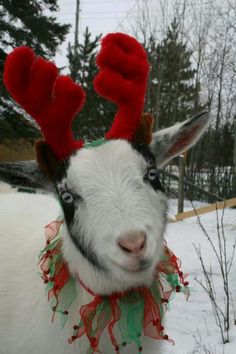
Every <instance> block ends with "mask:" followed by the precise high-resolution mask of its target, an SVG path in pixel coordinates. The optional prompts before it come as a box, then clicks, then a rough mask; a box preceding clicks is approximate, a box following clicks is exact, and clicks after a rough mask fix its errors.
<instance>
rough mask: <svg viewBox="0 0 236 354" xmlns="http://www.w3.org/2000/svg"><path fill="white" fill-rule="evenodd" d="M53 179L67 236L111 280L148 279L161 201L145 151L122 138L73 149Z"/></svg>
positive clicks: (157, 251) (157, 247)
mask: <svg viewBox="0 0 236 354" xmlns="http://www.w3.org/2000/svg"><path fill="white" fill-rule="evenodd" d="M59 172H60V174H59V175H61V176H62V177H61V178H60V180H59V181H57V182H56V185H57V190H58V193H59V195H60V199H61V204H62V208H63V211H64V215H65V221H66V225H67V230H68V235H67V236H68V237H69V238H70V239H71V240H72V242H73V246H75V248H76V249H77V251H78V262H76V260H75V253H74V252H73V254H74V255H73V260H72V259H71V263H73V264H74V266H75V264H77V265H78V267H79V266H80V262H79V259H80V258H81V256H82V257H83V258H84V259H85V260H86V261H87V262H88V263H89V264H90V265H91V266H92V267H94V268H95V269H97V270H99V271H101V272H104V273H106V275H107V277H110V278H112V279H113V281H118V282H120V281H122V282H123V283H127V284H128V285H129V286H132V285H133V284H137V283H139V284H140V283H142V282H145V281H148V280H149V279H151V275H152V272H153V269H154V267H155V265H156V264H157V262H158V261H159V259H160V255H161V251H162V239H163V232H164V229H165V223H166V221H165V220H166V217H165V215H166V207H167V200H166V197H165V195H164V193H163V191H162V187H161V185H160V183H159V180H158V175H157V173H156V172H157V171H156V166H155V160H154V158H153V156H152V154H151V153H149V152H148V151H147V150H146V151H145V152H142V153H140V152H138V151H136V150H135V149H134V148H133V147H132V146H131V145H130V144H129V143H127V142H126V141H124V140H117V141H110V142H106V143H104V144H103V145H101V146H98V147H93V148H88V149H86V148H84V149H81V150H79V151H78V152H76V154H74V155H73V156H72V157H71V158H70V160H69V163H68V165H67V167H65V165H63V171H59Z"/></svg>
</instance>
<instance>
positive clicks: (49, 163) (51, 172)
mask: <svg viewBox="0 0 236 354" xmlns="http://www.w3.org/2000/svg"><path fill="white" fill-rule="evenodd" d="M35 153H36V160H37V162H38V164H39V167H40V169H41V171H42V172H43V174H44V175H45V176H46V177H47V178H48V180H49V181H51V182H53V181H54V180H55V176H56V173H57V170H58V168H59V162H58V160H57V158H56V156H55V155H54V153H53V151H52V149H51V148H50V146H49V145H48V144H47V143H46V142H45V141H37V142H36V143H35Z"/></svg>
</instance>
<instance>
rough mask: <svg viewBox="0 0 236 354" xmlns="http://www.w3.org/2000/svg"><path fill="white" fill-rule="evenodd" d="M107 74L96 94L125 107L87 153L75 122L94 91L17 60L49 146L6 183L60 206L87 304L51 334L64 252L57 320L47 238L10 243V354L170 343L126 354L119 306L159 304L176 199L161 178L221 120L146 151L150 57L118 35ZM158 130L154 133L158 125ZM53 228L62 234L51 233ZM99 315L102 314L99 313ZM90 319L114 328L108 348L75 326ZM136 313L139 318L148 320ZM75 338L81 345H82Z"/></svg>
mask: <svg viewBox="0 0 236 354" xmlns="http://www.w3.org/2000/svg"><path fill="white" fill-rule="evenodd" d="M97 64H98V66H99V68H100V72H99V74H98V75H97V77H96V79H95V82H94V85H95V89H96V90H97V92H98V93H99V94H101V95H103V96H104V97H106V98H108V99H110V100H112V101H113V102H115V103H116V104H117V105H118V113H117V115H116V117H115V121H114V123H113V125H112V128H111V129H110V130H109V132H108V133H107V134H106V136H105V139H103V140H101V141H97V142H95V143H91V144H85V143H84V142H83V141H75V140H74V139H73V136H72V132H71V130H70V125H71V121H72V119H73V117H74V115H75V113H76V112H78V111H79V110H80V109H81V107H82V105H83V102H84V99H85V95H84V93H83V90H82V88H81V87H80V86H79V85H76V84H74V83H73V82H72V80H70V79H69V78H68V77H62V76H58V72H57V69H56V67H55V65H54V64H53V63H50V62H46V61H45V60H43V59H41V58H37V57H35V55H34V53H33V51H32V50H30V49H29V48H26V47H22V48H17V49H16V50H14V51H13V53H11V54H10V55H9V56H8V58H7V60H6V64H5V71H4V82H5V85H6V87H7V88H8V90H9V92H10V93H11V95H12V96H13V98H14V99H15V100H16V101H17V102H18V103H19V104H20V105H22V107H23V108H24V109H25V110H26V111H27V112H28V113H29V114H30V115H31V116H32V117H34V119H35V120H36V121H37V123H38V124H39V126H40V127H41V130H42V132H43V134H44V137H45V140H46V141H44V142H39V143H37V144H36V157H37V159H36V160H37V161H24V162H15V163H13V162H12V163H7V162H1V163H0V178H1V180H3V181H5V182H8V183H10V184H14V185H21V186H22V185H25V186H29V187H34V188H38V189H41V190H44V191H47V192H48V193H49V192H52V193H54V195H55V196H56V198H58V199H59V201H60V204H61V208H62V213H63V218H64V224H63V232H62V235H61V237H62V241H61V239H59V240H57V242H58V243H57V244H56V245H60V247H62V259H63V262H64V263H63V267H64V266H65V267H66V268H65V269H67V271H68V273H67V271H66V270H65V269H64V268H60V270H61V269H64V270H65V276H68V274H69V275H70V276H72V277H73V279H74V289H75V291H76V292H77V294H78V295H77V296H76V298H75V299H74V301H71V304H70V306H69V312H68V311H64V312H63V313H61V316H62V320H63V321H64V322H63V323H64V329H63V331H61V329H60V323H58V322H59V321H57V320H55V321H54V322H55V323H54V324H51V315H52V310H53V316H54V315H55V317H57V315H58V313H57V310H58V308H57V306H59V304H58V296H59V295H58V293H57V289H58V287H57V288H56V287H55V279H54V280H53V279H51V278H50V276H51V273H50V272H51V269H49V264H50V259H53V257H54V256H55V254H54V255H53V253H52V248H50V247H51V245H52V244H53V242H55V240H52V239H50V237H49V239H48V242H47V246H46V248H45V249H44V251H43V252H42V253H41V258H40V262H41V263H40V264H41V268H42V269H43V275H42V278H43V280H44V282H45V283H48V282H49V284H51V286H52V288H51V289H50V291H53V295H54V300H55V301H56V302H54V306H53V307H52V309H50V306H48V305H47V298H46V297H45V289H44V287H45V285H44V284H43V282H42V281H41V280H40V277H39V275H38V274H37V270H36V269H37V268H36V267H37V266H38V265H37V259H35V258H34V257H36V254H37V252H39V251H40V250H41V249H43V247H44V246H43V237H42V234H41V232H40V230H39V232H37V236H36V235H35V238H34V239H32V238H31V235H30V234H19V235H17V237H14V238H9V235H8V234H5V233H2V234H0V236H1V244H2V245H4V247H1V249H0V260H1V267H0V284H1V285H0V286H1V301H0V348H1V349H0V351H1V354H18V353H22V354H46V353H50V354H66V353H68V354H73V353H80V354H85V353H95V352H100V353H102V354H111V353H114V352H116V353H122V354H125V353H130V354H136V353H138V352H139V353H141V351H143V352H144V353H145V354H154V353H156V354H158V353H160V341H159V340H156V338H157V337H158V336H159V337H160V338H162V339H168V336H167V335H165V334H164V332H165V331H164V328H163V326H161V324H160V321H159V320H158V321H156V323H154V322H155V321H153V327H155V326H156V328H157V331H156V332H155V333H154V331H153V332H152V333H153V334H152V333H151V334H150V335H149V336H145V333H144V332H142V333H136V334H135V335H137V337H141V338H138V339H137V340H136V339H135V338H134V340H133V342H132V341H130V342H127V343H125V342H124V336H123V337H122V338H121V341H119V340H118V339H117V338H120V336H121V335H120V334H119V333H120V332H119V333H118V328H117V327H118V326H116V325H115V324H116V323H115V322H117V318H118V317H119V316H120V312H119V311H120V309H119V308H118V307H117V302H118V300H119V299H120V297H119V296H121V295H119V294H126V293H128V294H131V296H132V292H133V289H141V290H140V292H142V293H144V292H145V293H146V294H149V295H147V296H151V295H150V291H149V290H148V289H150V287H151V285H152V283H153V281H154V274H155V271H156V269H157V265H158V264H160V262H161V259H162V257H163V252H164V251H163V250H164V247H165V246H164V241H163V235H164V231H165V227H166V210H167V197H166V196H165V193H164V189H163V187H162V185H161V183H160V181H159V178H158V168H160V167H161V166H164V164H166V163H167V162H168V161H169V160H170V159H172V158H173V157H175V156H177V155H179V154H180V153H181V152H183V151H184V150H186V149H187V148H189V147H190V146H192V145H193V144H194V143H195V142H196V141H197V140H198V139H199V137H200V136H201V134H202V133H203V132H204V130H205V129H206V127H207V124H208V122H209V115H208V113H207V112H201V113H199V114H197V115H195V116H193V117H192V118H190V119H189V120H186V121H184V122H181V123H178V124H176V125H174V126H173V127H170V128H166V129H163V130H160V131H157V132H155V133H153V134H152V135H150V134H147V136H148V137H146V138H145V139H144V138H143V139H144V140H143V141H142V140H141V141H140V140H138V139H137V134H136V133H137V131H139V130H140V129H141V128H140V126H141V123H140V119H141V116H142V110H143V105H144V95H145V90H146V82H147V75H148V63H147V57H146V53H145V51H144V49H143V48H142V46H141V45H140V44H139V43H138V42H137V41H136V40H135V39H134V38H132V37H129V36H127V35H124V34H120V33H116V34H109V35H107V36H106V37H105V38H104V39H103V41H102V47H101V51H100V53H99V55H98V57H97ZM144 116H145V115H144ZM146 118H147V116H146ZM147 122H148V123H147V124H148V125H149V128H148V131H149V133H150V129H151V121H150V119H149V120H148V119H147ZM143 129H144V128H143ZM29 207H30V206H29ZM22 222H24V220H22ZM61 223H62V221H60V220H58V221H55V223H54V224H53V227H55V226H56V228H57V230H56V231H55V235H56V237H57V232H59V233H61V231H59V226H60V225H61ZM57 225H59V226H58V227H57ZM50 227H52V224H51V225H49V226H48V231H50ZM46 231H47V229H46ZM55 235H54V236H55ZM54 244H55V243H54ZM55 247H57V246H55ZM58 247H59V246H58ZM16 250H17V256H16V252H15V251H16ZM50 252H51V253H50ZM50 256H51V258H50ZM171 257H172V258H173V257H174V256H173V255H171ZM32 262H33V264H32ZM54 266H55V265H54ZM45 267H46V268H45ZM38 269H39V268H38ZM179 276H180V277H181V276H182V275H181V273H179ZM53 282H54V283H53ZM142 289H143V290H142ZM50 291H49V295H50ZM127 296H130V295H127ZM49 297H50V296H49ZM101 299H105V300H104V301H108V299H109V301H110V304H109V306H110V307H109V306H108V307H107V308H108V310H107V312H103V313H102V312H99V311H101V307H99V306H100V305H101V302H99V301H101ZM110 299H112V300H110ZM127 299H129V298H128V297H127V298H126V300H127ZM149 299H151V297H150V298H149ZM64 300H65V301H69V300H68V299H64ZM96 301H97V302H96ZM119 301H120V302H122V299H121V300H119ZM150 301H151V300H150ZM127 302H128V300H127ZM55 304H56V305H55ZM89 306H90V307H89ZM129 306H131V305H129ZM129 306H128V310H127V311H128V312H127V313H126V317H127V318H128V316H129V314H130V312H129ZM148 306H151V305H150V303H149V302H147V303H144V307H145V311H148V310H147V307H148ZM94 309H95V310H96V311H97V312H96V311H95V312H92V310H94ZM99 309H100V310H99ZM85 310H86V311H88V314H87V317H86V318H85V320H86V321H91V322H92V321H93V320H94V318H95V317H96V316H97V317H96V321H97V322H99V321H100V322H103V324H104V323H105V324H104V326H103V327H105V329H104V330H103V331H101V332H102V333H99V334H98V337H100V334H101V338H99V343H98V341H97V337H96V336H95V338H94V337H92V334H91V333H92V332H95V334H96V333H97V332H96V330H95V329H94V328H91V327H89V326H90V324H87V327H86V326H85V323H83V325H84V326H85V327H86V328H85V327H83V328H82V327H81V328H80V324H79V325H75V324H76V323H77V324H78V314H80V315H81V317H82V314H84V312H85ZM89 311H90V312H89ZM104 311H105V310H104ZM135 311H136V312H135ZM59 312H60V311H59ZM111 312H112V316H113V317H112V318H113V320H114V318H116V320H114V321H113V320H112V319H111ZM150 312H151V310H150ZM99 313H101V314H102V315H101V318H99ZM133 313H134V314H135V313H138V309H137V308H136V310H135V309H134V312H133ZM102 316H103V317H102ZM106 316H107V317H106ZM142 316H143V313H142V315H141V317H142ZM65 317H66V320H65ZM141 317H140V318H137V321H138V322H140V321H142V318H141ZM134 318H135V317H131V320H132V319H134ZM85 320H84V322H85ZM94 321H95V320H94ZM79 323H80V322H79ZM131 325H135V324H134V323H131ZM147 326H149V322H148V321H147ZM72 328H73V329H74V335H72V336H71V331H72ZM154 329H155V328H154ZM113 330H114V331H113ZM122 330H124V328H121V329H120V331H121V332H122ZM80 331H81V333H80ZM147 331H149V329H147ZM82 332H83V333H82ZM113 332H114V334H113ZM79 337H81V338H79ZM150 337H152V338H150ZM67 338H70V343H71V344H68V342H67ZM160 338H159V339H160ZM157 339H158V338H157ZM126 344H127V345H126ZM137 344H138V348H137Z"/></svg>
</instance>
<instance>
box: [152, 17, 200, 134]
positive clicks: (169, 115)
mask: <svg viewBox="0 0 236 354" xmlns="http://www.w3.org/2000/svg"><path fill="white" fill-rule="evenodd" d="M179 37H180V35H179V28H178V23H177V21H176V19H174V20H173V22H172V23H171V26H170V27H169V28H168V30H167V34H166V37H165V38H164V40H163V41H162V42H161V43H160V44H158V43H156V41H155V40H154V39H153V38H150V41H149V45H148V48H147V52H148V55H149V61H150V63H151V70H150V82H149V89H148V106H149V109H151V111H152V113H154V115H156V118H157V125H158V127H167V126H170V125H172V124H174V123H175V122H177V121H182V120H184V119H186V118H187V116H188V115H190V114H193V113H194V110H196V111H197V110H199V107H196V105H195V102H196V95H197V94H199V90H200V87H199V85H198V87H196V85H195V84H194V80H193V79H194V76H195V73H196V71H195V69H193V68H192V65H191V55H192V52H191V51H190V50H188V49H187V45H186V43H183V41H182V40H181V39H180V38H179Z"/></svg>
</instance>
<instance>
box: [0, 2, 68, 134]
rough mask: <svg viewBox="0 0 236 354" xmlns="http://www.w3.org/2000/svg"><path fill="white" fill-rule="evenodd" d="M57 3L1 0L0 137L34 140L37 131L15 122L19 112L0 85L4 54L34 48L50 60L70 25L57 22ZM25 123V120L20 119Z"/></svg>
mask: <svg viewBox="0 0 236 354" xmlns="http://www.w3.org/2000/svg"><path fill="white" fill-rule="evenodd" d="M58 10H59V8H58V4H57V0H40V1H37V0H14V1H10V0H0V119H1V120H0V129H1V138H2V139H3V137H5V138H9V137H12V132H14V133H15V135H19V136H20V137H29V138H34V137H36V136H37V135H38V132H37V129H36V128H34V126H31V125H29V124H23V122H22V119H18V117H19V114H21V115H22V114H23V113H22V112H20V113H19V109H18V107H17V106H16V104H15V103H14V102H13V101H12V100H11V99H10V97H9V95H8V93H7V91H6V89H5V87H4V85H3V83H2V73H3V66H4V61H5V58H6V53H7V52H10V51H11V50H12V49H13V48H15V47H17V46H21V45H28V46H30V47H31V48H33V49H34V50H35V52H36V54H37V55H42V56H43V57H45V58H48V59H50V58H52V57H53V56H54V55H55V53H56V50H57V48H58V46H59V45H60V44H61V43H62V42H63V40H64V39H65V36H66V34H67V33H68V31H69V25H61V24H60V23H58V21H57V20H56V17H55V15H56V13H57V11H58ZM23 121H24V120H23Z"/></svg>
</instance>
